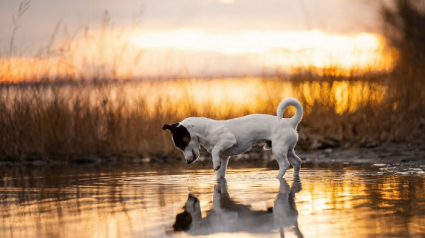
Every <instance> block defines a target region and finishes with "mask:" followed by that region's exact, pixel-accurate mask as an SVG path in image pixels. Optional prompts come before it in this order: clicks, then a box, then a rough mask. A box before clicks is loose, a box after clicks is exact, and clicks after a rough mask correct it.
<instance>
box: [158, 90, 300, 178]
mask: <svg viewBox="0 0 425 238" xmlns="http://www.w3.org/2000/svg"><path fill="white" fill-rule="evenodd" d="M288 106H294V107H295V109H296V112H295V115H294V116H293V117H292V118H282V117H283V112H284V111H285V109H286V108H287V107H288ZM302 116H303V107H302V105H301V103H300V102H299V101H298V100H297V99H295V98H287V99H285V100H283V101H282V102H281V103H280V104H279V106H278V107H277V117H276V116H272V115H266V114H253V115H248V116H243V117H238V118H235V119H230V120H212V119H208V118H204V117H189V118H186V119H184V120H183V121H182V122H180V123H175V124H172V125H169V124H166V125H164V126H163V127H162V129H163V130H170V131H171V135H172V139H173V142H174V145H175V146H176V147H178V148H179V149H181V150H182V151H183V153H184V157H185V159H186V162H187V163H188V164H190V163H192V162H193V161H195V160H196V159H197V158H198V157H199V146H200V145H203V146H204V147H205V149H206V150H207V151H208V152H210V153H211V154H212V160H213V167H214V170H215V171H217V179H219V178H224V176H225V174H226V169H227V163H228V161H229V158H230V156H234V155H238V154H242V153H244V152H246V151H248V150H249V149H250V148H251V147H252V146H253V145H255V144H266V145H265V146H264V149H272V151H273V154H274V155H275V157H276V160H277V162H278V163H279V173H278V175H277V176H276V177H277V178H282V177H283V176H284V175H285V173H286V170H287V169H288V168H289V162H290V163H291V164H292V166H293V167H294V176H296V175H298V174H299V171H300V168H301V159H300V158H299V157H298V156H297V155H296V154H295V152H294V147H295V145H296V144H297V141H298V133H297V131H296V129H297V126H298V123H300V121H301V118H302ZM288 160H289V162H288Z"/></svg>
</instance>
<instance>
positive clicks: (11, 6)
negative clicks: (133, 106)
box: [0, 0, 388, 78]
mask: <svg viewBox="0 0 425 238" xmlns="http://www.w3.org/2000/svg"><path fill="white" fill-rule="evenodd" d="M19 3H20V1H18V0H0V31H1V34H0V46H1V50H0V54H1V57H2V59H0V60H2V61H5V60H8V59H10V58H9V56H10V54H9V52H10V47H9V46H10V38H11V36H12V31H13V23H12V15H15V16H17V11H18V8H19ZM105 11H107V13H105ZM377 13H378V5H377V4H376V2H375V1H374V3H371V2H370V1H366V0H364V1H363V0H262V1H260V0H179V1H170V0H168V1H165V0H155V1H153V0H151V1H135V0H127V1H113V0H104V1H100V0H99V1H93V0H91V1H83V0H75V1H64V0H33V1H31V2H30V7H29V9H28V10H27V11H26V12H25V14H24V15H23V16H22V18H21V19H19V21H18V22H19V24H20V25H21V27H20V28H19V29H18V31H17V32H16V35H15V38H14V44H13V46H14V47H13V54H12V56H11V58H13V67H12V66H11V67H9V68H7V67H5V66H4V67H3V68H0V70H2V72H3V74H7V73H4V72H5V71H7V72H8V74H10V77H15V78H19V77H25V76H22V75H21V76H20V74H23V72H24V71H25V72H26V74H29V75H31V74H35V75H40V73H39V72H38V71H40V69H41V68H43V67H42V66H40V65H47V64H49V65H51V67H50V69H49V73H52V72H54V73H53V74H55V73H60V72H61V73H63V74H73V75H75V74H77V73H76V72H74V71H78V72H82V71H84V72H91V71H93V72H94V71H99V67H100V68H102V67H103V68H105V67H106V68H113V69H114V70H113V72H114V74H115V75H114V77H117V78H125V77H174V76H176V77H179V76H183V77H220V76H261V75H273V74H274V73H276V72H277V71H279V72H281V71H282V72H288V70H290V69H291V68H296V67H317V68H322V67H329V66H338V67H341V68H345V69H350V68H356V69H358V68H360V69H361V68H367V69H383V68H385V67H387V66H385V64H386V63H387V62H384V61H385V59H386V58H388V57H387V56H386V55H385V52H384V51H385V49H384V47H385V43H384V41H383V38H382V37H380V36H379V32H380V22H379V17H378V14H377ZM105 16H107V17H106V18H110V19H111V23H112V24H111V25H110V26H109V27H108V28H107V30H105V29H103V30H102V28H101V26H102V23H101V22H102V21H101V19H102V18H105ZM58 24H59V25H58ZM57 25H58V26H59V28H58V31H57V34H56V35H55V40H54V43H52V44H51V43H50V42H51V40H50V39H51V36H52V32H53V31H54V29H55V27H56V26H57ZM87 29H88V30H87ZM87 32H88V33H87ZM70 41H72V43H70ZM65 42H67V43H66V44H65ZM47 45H49V46H50V47H46V46H47ZM64 45H67V46H68V47H67V48H66V52H65V53H64V51H61V54H58V51H57V50H58V49H64V48H65V47H61V46H64ZM43 47H44V48H43ZM46 48H49V49H50V51H49V52H50V53H47V54H45V55H44V56H46V55H47V56H48V57H43V59H38V60H37V61H36V62H35V61H34V60H33V59H34V58H33V56H34V55H35V54H36V52H39V51H40V49H46ZM55 50H56V51H55ZM53 51H54V52H53ZM46 52H47V51H46ZM52 52H53V53H52ZM383 52H384V53H383ZM9 61H10V60H9ZM29 61H31V63H29ZM64 61H66V62H67V64H68V65H69V64H70V63H69V62H72V65H73V67H72V68H73V69H72V70H71V69H65V68H64V66H63V62H64ZM29 65H31V66H29ZM52 65H55V66H52ZM57 65H62V66H57ZM83 65H84V66H83ZM111 65H112V66H111ZM12 68H13V70H11V69H12ZM23 68H25V70H24V69H23ZM30 68H31V69H30ZM52 68H55V69H56V70H52ZM103 68H102V69H103ZM76 69H78V70H76ZM33 71H34V72H33ZM68 71H69V72H68ZM71 71H72V72H71ZM31 72H32V73H31ZM41 74H42V73H41ZM27 77H28V75H27Z"/></svg>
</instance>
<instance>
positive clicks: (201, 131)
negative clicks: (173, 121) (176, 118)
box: [180, 117, 213, 142]
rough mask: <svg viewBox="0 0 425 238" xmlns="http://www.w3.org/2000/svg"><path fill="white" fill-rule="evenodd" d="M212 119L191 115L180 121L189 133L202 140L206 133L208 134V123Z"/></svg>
mask: <svg viewBox="0 0 425 238" xmlns="http://www.w3.org/2000/svg"><path fill="white" fill-rule="evenodd" d="M210 121H213V120H212V119H209V118H205V117H189V118H186V119H184V120H183V121H182V122H180V124H181V125H183V126H184V127H186V129H187V130H188V131H189V133H190V134H191V135H192V133H193V135H194V136H195V137H196V139H197V140H198V141H199V142H201V141H202V139H203V138H205V135H206V134H207V125H208V124H209V122H210Z"/></svg>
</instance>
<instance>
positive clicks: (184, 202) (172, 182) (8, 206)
mask: <svg viewBox="0 0 425 238" xmlns="http://www.w3.org/2000/svg"><path fill="white" fill-rule="evenodd" d="M382 166H383V165H382ZM382 166H381V165H380V166H375V167H371V166H367V167H366V166H351V165H350V166H342V165H341V166H332V167H329V166H318V165H308V164H307V165H305V166H304V167H303V169H302V170H301V174H300V177H299V178H295V179H294V178H293V177H292V171H291V170H290V171H288V173H287V175H286V176H285V179H284V180H277V179H275V178H274V176H275V175H276V173H277V171H276V170H270V169H266V168H233V169H232V168H231V169H230V170H229V172H228V175H227V180H222V181H216V180H215V176H214V175H213V171H212V170H211V169H210V168H209V167H203V166H201V165H200V164H198V165H197V166H192V167H187V166H186V165H183V164H179V165H175V166H169V165H168V166H166V165H161V164H156V165H146V166H133V167H113V166H106V167H81V166H79V167H78V166H75V167H69V166H68V167H41V168H31V167H24V168H23V167H1V168H0V175H1V177H2V181H1V184H0V194H1V195H0V208H1V218H0V237H189V236H200V237H202V236H210V237H280V236H281V237H283V236H285V237H302V236H304V237H423V236H424V234H425V193H424V189H425V183H424V178H425V176H424V175H423V173H421V171H422V172H423V170H425V168H424V167H420V166H418V167H417V168H409V169H408V170H407V171H408V172H406V171H402V172H397V169H393V167H391V168H382ZM409 171H416V172H409Z"/></svg>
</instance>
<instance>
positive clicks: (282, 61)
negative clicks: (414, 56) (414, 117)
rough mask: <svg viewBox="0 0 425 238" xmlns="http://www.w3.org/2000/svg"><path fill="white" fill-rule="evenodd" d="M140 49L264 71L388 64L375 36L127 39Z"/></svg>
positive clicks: (177, 34) (179, 33) (187, 34)
mask: <svg viewBox="0 0 425 238" xmlns="http://www.w3.org/2000/svg"><path fill="white" fill-rule="evenodd" d="M130 41H131V43H132V44H134V45H136V46H139V47H141V48H144V49H169V50H181V51H192V52H215V53H220V54H226V55H231V56H232V55H245V57H246V58H252V59H251V60H255V59H254V58H256V60H257V63H258V64H261V65H263V66H266V67H274V66H281V67H286V68H299V67H317V68H323V67H331V66H336V67H340V68H344V69H352V68H356V69H359V68H360V69H365V70H366V69H367V70H371V69H372V70H388V69H389V68H390V67H391V65H392V61H393V57H392V56H391V54H392V53H391V52H390V51H388V52H386V51H385V49H386V47H387V46H386V43H385V40H384V39H383V38H382V37H381V36H379V35H376V34H370V33H358V34H356V35H336V34H330V33H326V32H323V31H321V30H312V31H241V32H237V33H234V32H232V33H222V32H217V33H216V32H207V31H200V30H194V29H180V30H174V31H163V32H159V31H157V32H147V33H143V34H135V35H134V36H132V37H130Z"/></svg>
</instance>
